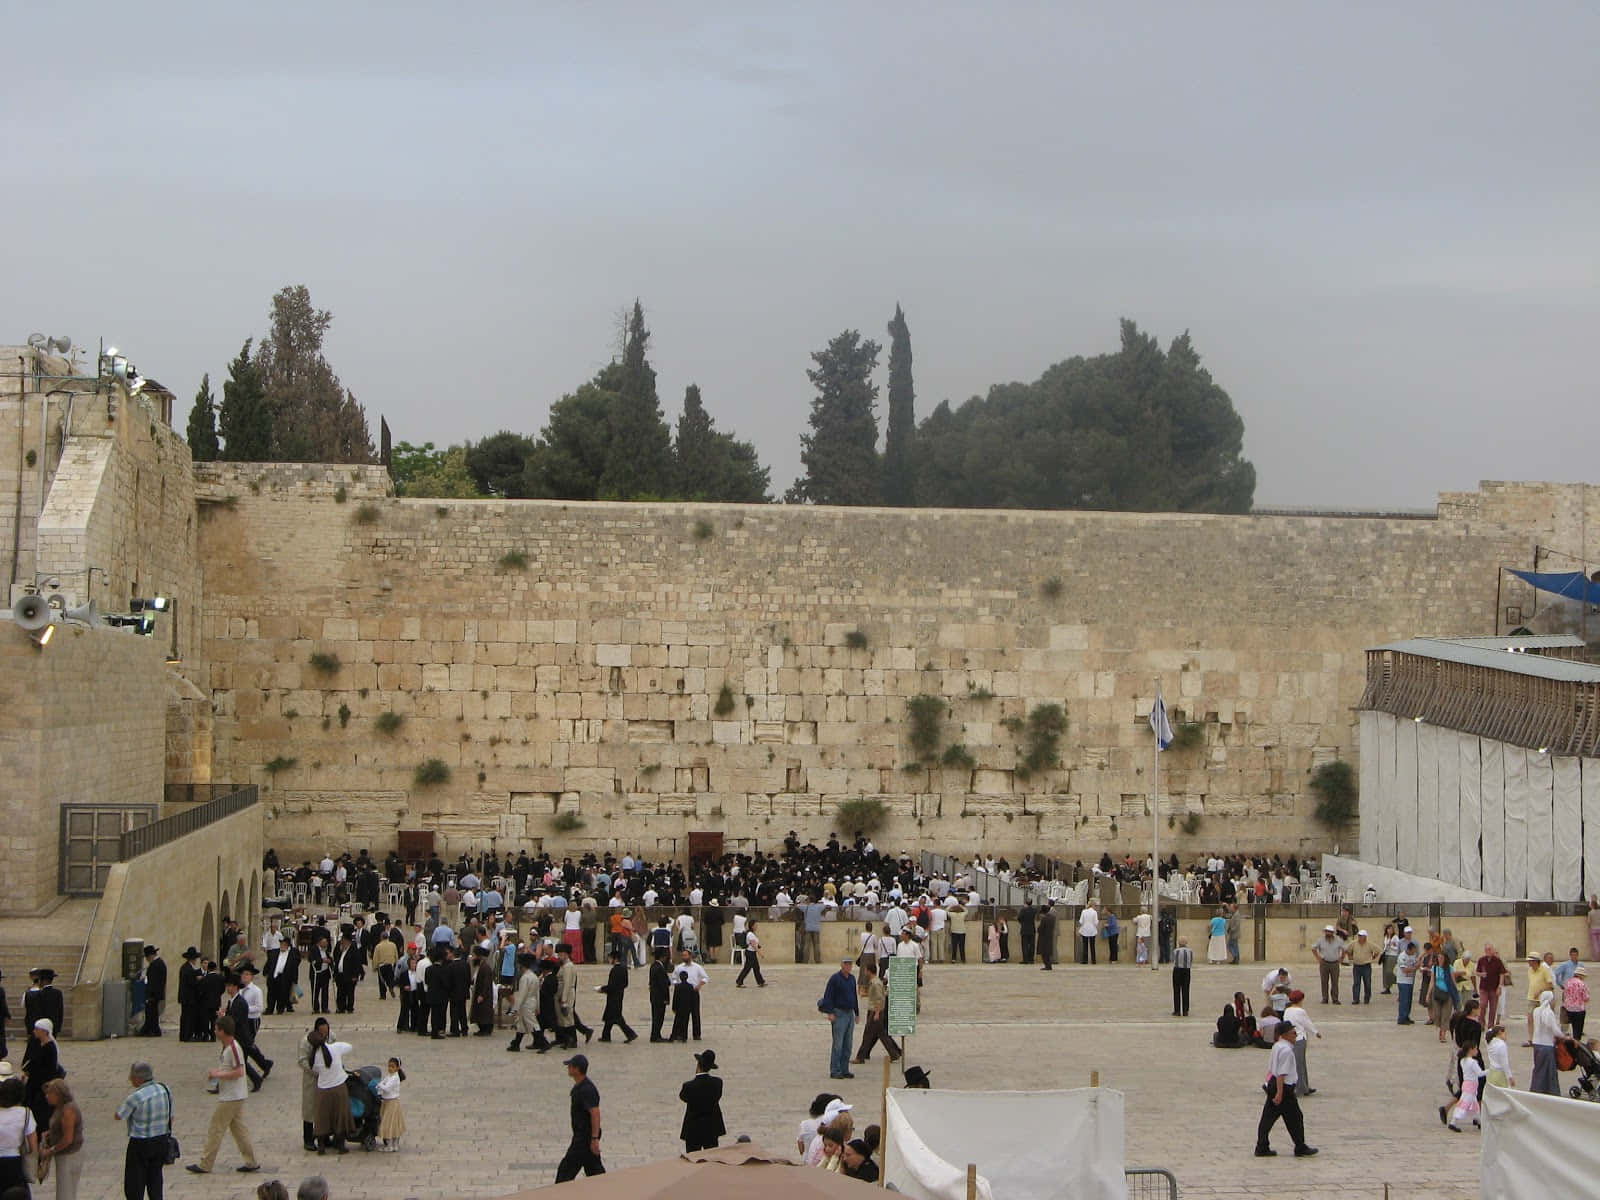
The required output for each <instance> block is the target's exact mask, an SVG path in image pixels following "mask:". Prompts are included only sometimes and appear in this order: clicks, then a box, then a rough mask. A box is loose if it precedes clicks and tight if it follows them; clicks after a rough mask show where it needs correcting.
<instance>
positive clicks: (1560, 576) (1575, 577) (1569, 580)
mask: <svg viewBox="0 0 1600 1200" xmlns="http://www.w3.org/2000/svg"><path fill="white" fill-rule="evenodd" d="M1506 569H1507V570H1509V571H1510V572H1511V573H1512V574H1513V575H1515V576H1516V577H1517V578H1518V579H1520V580H1522V581H1523V582H1524V583H1531V584H1532V585H1533V586H1534V587H1536V588H1538V589H1539V590H1540V591H1541V592H1551V593H1553V594H1554V595H1557V596H1565V597H1566V598H1567V599H1568V600H1576V601H1578V602H1580V603H1586V604H1600V583H1596V582H1594V581H1593V580H1591V579H1589V578H1588V577H1587V576H1585V575H1584V573H1583V572H1582V571H1518V570H1516V569H1515V568H1514V567H1508V568H1506Z"/></svg>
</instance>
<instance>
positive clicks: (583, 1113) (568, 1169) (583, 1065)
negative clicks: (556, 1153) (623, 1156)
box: [556, 1054, 606, 1183]
mask: <svg viewBox="0 0 1600 1200" xmlns="http://www.w3.org/2000/svg"><path fill="white" fill-rule="evenodd" d="M563 1065H564V1066H565V1067H566V1068H567V1077H568V1078H570V1079H571V1080H572V1144H571V1145H569V1146H568V1147H567V1152H566V1154H565V1155H564V1156H563V1157H562V1159H561V1164H560V1165H559V1166H557V1167H556V1182H557V1183H566V1182H567V1181H568V1180H569V1179H576V1178H577V1177H578V1171H579V1169H580V1168H581V1169H582V1171H583V1173H584V1174H585V1175H604V1174H605V1173H606V1168H605V1164H604V1163H602V1162H601V1161H600V1090H599V1089H598V1088H596V1087H595V1086H594V1084H593V1083H592V1082H590V1080H589V1060H588V1058H586V1057H585V1056H584V1055H582V1054H574V1055H573V1056H572V1057H571V1058H569V1059H567V1060H566V1062H565V1063H564V1064H563Z"/></svg>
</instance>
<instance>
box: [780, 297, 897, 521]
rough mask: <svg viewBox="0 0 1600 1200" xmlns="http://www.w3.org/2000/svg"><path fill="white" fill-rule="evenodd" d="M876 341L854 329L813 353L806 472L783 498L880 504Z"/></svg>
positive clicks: (803, 456)
mask: <svg viewBox="0 0 1600 1200" xmlns="http://www.w3.org/2000/svg"><path fill="white" fill-rule="evenodd" d="M880 348H881V347H879V345H878V343H877V342H874V341H872V340H870V339H867V340H863V339H862V337H861V334H860V333H859V332H857V331H856V330H854V329H847V330H845V331H844V332H843V333H841V334H839V335H838V336H837V337H835V338H834V339H833V340H832V341H830V342H829V343H828V344H827V346H826V347H824V348H823V349H821V350H818V351H817V352H815V353H814V354H812V356H811V358H812V361H813V362H815V363H816V366H815V367H813V368H811V369H809V370H807V371H806V377H807V378H808V379H810V380H811V383H812V386H813V387H815V388H816V390H817V394H816V396H815V397H813V399H812V401H811V432H810V433H804V434H801V435H800V461H801V462H803V463H804V464H805V468H806V473H805V474H804V475H802V476H801V477H800V478H799V479H797V480H795V482H794V486H793V487H791V488H790V489H789V492H788V495H787V496H786V497H785V498H786V499H788V500H790V501H801V502H803V501H809V502H810V503H812V504H876V503H877V502H878V500H879V498H880V497H879V491H878V449H877V447H878V421H877V416H876V414H875V411H874V409H875V405H876V402H877V399H878V385H877V384H875V383H873V382H872V372H873V371H875V370H876V369H877V367H878V351H879V350H880Z"/></svg>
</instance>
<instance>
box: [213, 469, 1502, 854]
mask: <svg viewBox="0 0 1600 1200" xmlns="http://www.w3.org/2000/svg"><path fill="white" fill-rule="evenodd" d="M344 473H348V474H349V475H350V478H349V479H348V480H346V479H345V478H344ZM312 474H316V475H318V478H315V479H313V478H312V477H311V476H312ZM252 484H255V485H256V486H254V487H252V486H251V485H252ZM365 487H370V484H369V483H368V481H367V480H366V479H365V478H364V477H363V476H361V474H360V469H358V468H333V467H322V466H317V467H309V468H273V469H271V470H270V471H264V470H263V468H261V467H259V466H254V465H243V466H237V467H232V466H219V465H212V466H209V467H207V468H205V470H204V471H202V473H201V477H200V490H201V496H202V509H203V513H204V516H203V519H202V525H201V537H200V551H201V556H202V558H203V560H204V561H205V563H206V566H207V581H208V582H207V609H206V625H205V642H206V649H205V658H206V660H207V663H208V666H209V687H210V690H211V693H212V696H213V700H214V707H215V709H216V714H217V715H216V721H217V724H216V738H217V748H216V765H215V767H214V770H215V772H216V774H217V775H218V777H228V778H231V779H234V780H237V781H240V782H244V781H246V780H248V781H251V782H259V783H262V784H263V785H266V786H267V787H268V789H269V793H270V796H269V801H268V804H269V825H268V828H269V841H271V842H273V843H274V844H276V845H277V846H278V848H279V849H280V851H284V852H288V853H292V854H297V855H304V854H308V853H311V852H313V851H317V852H320V850H321V849H323V848H324V847H325V846H329V845H332V846H335V847H343V846H346V845H356V844H358V843H359V844H362V845H366V844H369V842H368V839H370V844H371V845H373V846H374V848H377V847H381V846H383V845H385V844H387V841H386V836H387V837H392V832H393V830H394V829H396V828H430V829H433V830H435V831H436V832H437V833H438V834H439V835H440V837H441V839H442V844H443V845H446V846H448V847H450V848H455V847H460V846H466V845H472V844H478V845H487V844H488V843H489V842H490V841H491V840H492V839H498V840H503V841H506V842H519V843H530V844H539V843H540V842H541V841H542V842H543V843H545V844H553V845H559V846H561V847H562V848H572V849H580V850H581V849H586V848H589V847H591V846H594V847H604V848H613V847H621V848H632V849H641V850H643V851H644V852H646V853H652V854H653V853H662V852H668V853H673V852H676V853H680V854H681V853H682V851H683V849H684V844H683V838H684V835H685V834H686V833H687V832H688V831H689V830H690V829H708V830H717V831H721V832H723V833H724V834H725V835H726V836H727V837H728V839H729V844H730V845H740V846H745V847H748V846H751V845H754V844H757V843H759V844H762V845H771V844H774V843H775V842H777V841H778V840H780V839H781V838H782V837H783V836H784V834H785V833H786V832H787V831H788V830H789V829H790V828H796V829H799V830H801V832H802V835H803V836H810V837H816V838H825V837H826V836H827V834H828V833H829V831H830V830H831V829H832V828H833V826H834V820H833V813H834V811H835V810H836V809H837V807H838V805H839V804H840V803H841V802H843V801H845V800H847V799H852V798H856V797H860V796H868V797H877V798H880V799H882V800H883V802H884V803H885V804H886V805H887V806H888V808H889V810H890V813H891V818H890V824H889V826H888V829H887V832H886V833H885V834H884V835H883V836H882V837H880V839H879V840H880V843H881V844H888V845H905V846H910V845H913V844H917V845H927V846H929V847H931V848H936V849H951V850H959V851H963V852H970V851H971V849H972V848H973V847H974V846H975V845H977V844H978V843H980V842H982V843H983V844H984V845H987V846H989V847H992V848H994V849H995V850H996V851H1002V852H1008V853H1013V854H1015V853H1021V852H1022V851H1024V850H1026V849H1050V850H1052V851H1066V850H1069V849H1074V850H1076V849H1079V848H1081V849H1082V850H1088V849H1091V848H1092V849H1093V850H1094V851H1095V852H1096V853H1098V850H1099V849H1100V847H1102V846H1105V845H1111V846H1127V847H1129V848H1132V847H1135V846H1143V845H1147V844H1148V839H1149V834H1150V826H1149V818H1148V817H1147V815H1146V812H1147V808H1146V805H1147V797H1148V795H1149V792H1150V753H1149V751H1150V740H1149V731H1148V729H1147V728H1146V727H1145V725H1144V724H1143V718H1144V716H1145V714H1146V713H1147V712H1148V709H1149V704H1150V698H1151V694H1152V692H1153V690H1154V680H1155V677H1156V676H1157V675H1160V676H1161V678H1162V680H1163V684H1164V687H1165V689H1166V694H1167V697H1168V703H1169V706H1170V707H1171V708H1172V709H1173V710H1174V714H1175V717H1181V718H1182V719H1190V720H1194V721H1196V722H1198V723H1200V724H1201V726H1202V734H1203V737H1202V744H1201V745H1199V746H1197V747H1195V748H1192V749H1188V750H1182V751H1173V752H1169V753H1168V754H1167V755H1165V756H1163V762H1162V770H1163V781H1162V791H1163V808H1164V809H1168V806H1172V809H1169V811H1172V810H1174V809H1175V810H1176V817H1177V819H1181V817H1182V816H1183V815H1184V814H1185V813H1190V812H1192V813H1197V814H1200V815H1201V817H1202V828H1201V831H1200V832H1199V833H1198V834H1197V835H1194V836H1193V837H1192V838H1191V839H1190V844H1191V845H1194V846H1197V847H1203V846H1206V845H1209V844H1210V842H1208V840H1207V839H1208V838H1211V839H1214V840H1215V841H1216V842H1217V844H1219V845H1227V846H1229V847H1233V848H1254V847H1260V848H1271V849H1275V850H1281V849H1284V848H1290V847H1305V848H1317V849H1320V848H1322V847H1323V844H1324V842H1326V841H1329V840H1331V839H1328V838H1326V837H1325V836H1324V835H1323V834H1322V833H1321V831H1319V830H1317V829H1316V828H1315V827H1314V826H1312V825H1311V823H1310V822H1309V820H1308V814H1309V810H1310V807H1311V806H1310V804H1309V802H1308V801H1307V799H1306V796H1305V782H1306V779H1307V776H1308V773H1309V771H1310V770H1311V769H1313V768H1314V767H1315V765H1317V764H1318V763H1320V762H1322V761H1325V760H1327V759H1330V758H1333V757H1338V756H1350V755H1353V754H1354V752H1355V748H1356V747H1355V741H1356V736H1355V733H1354V717H1353V714H1352V712H1351V708H1352V706H1353V705H1354V704H1355V702H1356V700H1357V699H1358V698H1359V695H1360V692H1361V689H1362V685H1363V678H1364V660H1363V657H1362V653H1361V652H1362V650H1363V649H1364V647H1366V646H1368V645H1371V644H1374V643H1376V642H1380V641H1383V640H1388V639H1390V638H1393V637H1397V636H1401V635H1404V634H1410V633H1417V632H1445V631H1458V630H1460V629H1463V628H1468V629H1479V628H1489V627H1490V626H1491V624H1492V617H1493V606H1494V576H1495V566H1496V564H1497V563H1498V562H1499V561H1500V560H1501V559H1503V558H1505V557H1506V556H1508V555H1510V554H1513V553H1514V552H1516V551H1517V550H1518V548H1519V547H1520V546H1521V545H1523V540H1522V539H1521V538H1520V537H1519V536H1517V535H1514V534H1511V533H1508V532H1507V531H1505V530H1504V529H1500V528H1498V527H1496V528H1492V529H1491V528H1488V527H1478V526H1474V527H1472V528H1462V527H1460V526H1459V525H1452V526H1450V527H1448V528H1446V527H1445V526H1443V525H1441V524H1440V523H1438V522H1429V521H1404V520H1341V519H1335V518H1322V517H1259V518H1253V517H1210V516H1188V515H1155V514H1112V513H1043V512H1030V513H1018V512H944V511H928V510H922V511H885V510H870V509H869V510H841V509H813V508H799V507H770V508H759V507H758V508H740V507H734V506H707V505H700V506H691V505H670V504H628V505H623V504H607V503H590V504H571V505H567V504H559V503H553V502H533V501H526V502H511V503H504V502H494V501H478V502H461V501H457V502H447V501H432V500H428V501H399V500H393V499H385V498H382V497H381V495H380V494H379V491H380V489H372V490H371V491H370V492H368V493H366V494H367V495H368V496H369V498H366V499H361V498H359V497H358V494H357V492H356V489H357V488H365ZM339 488H344V489H345V491H344V496H343V502H342V503H341V502H340V498H339V494H338V489H339ZM313 655H319V656H331V658H336V659H337V660H338V665H337V667H336V668H335V669H333V670H331V671H330V670H324V669H318V668H317V667H316V666H315V665H313V662H312V656H313ZM319 661H322V662H323V663H324V665H325V666H326V664H327V663H328V662H329V661H330V660H329V659H319ZM724 687H726V688H727V689H728V698H729V700H730V701H731V705H732V707H731V709H729V710H727V711H718V700H719V698H720V696H721V693H722V689H723V688H724ZM919 694H930V695H935V696H940V697H943V698H944V699H945V701H946V702H947V711H946V713H945V715H944V717H943V719H942V721H941V730H940V745H941V748H942V747H947V746H949V745H951V744H960V745H962V746H965V747H966V748H967V750H968V752H969V753H970V754H971V755H972V758H973V760H974V762H973V765H972V766H971V767H968V766H966V765H964V764H957V765H954V766H952V767H949V768H935V769H932V770H928V769H922V768H916V769H911V770H908V769H907V768H908V767H913V766H914V759H915V755H914V753H913V751H912V750H911V748H910V740H909V735H910V730H911V722H910V720H909V719H908V716H907V709H906V703H907V701H908V700H909V699H911V698H912V697H914V696H916V695H919ZM1049 702H1057V703H1063V704H1065V706H1066V707H1067V709H1068V712H1069V716H1070V721H1071V726H1070V729H1069V731H1068V734H1067V736H1066V737H1065V738H1064V739H1063V741H1062V745H1061V752H1062V760H1063V761H1062V767H1061V769H1059V770H1050V771H1044V772H1039V773H1035V774H1034V775H1033V776H1032V777H1031V778H1029V779H1026V780H1023V779H1021V778H1019V776H1018V773H1017V771H1016V768H1017V766H1018V764H1019V757H1020V756H1021V755H1022V754H1023V753H1024V752H1025V749H1026V747H1025V743H1026V735H1025V734H1019V733H1017V732H1014V731H1013V729H1012V728H1011V727H1010V726H1011V725H1012V724H1013V723H1014V722H1016V721H1018V720H1021V719H1025V718H1026V716H1027V714H1028V713H1029V711H1031V710H1032V709H1033V708H1034V707H1035V706H1037V705H1039V704H1042V703H1049ZM385 713H393V714H395V717H397V718H399V719H400V720H401V722H402V723H401V724H400V726H399V727H398V729H395V730H392V731H391V732H390V733H388V734H385V733H384V732H382V731H380V729H379V728H378V725H377V722H378V719H379V717H380V716H381V715H382V714H385ZM431 758H438V759H441V760H442V761H444V762H445V763H446V765H447V766H448V768H449V770H450V779H449V780H448V782H446V783H443V784H438V785H433V786H419V785H417V784H416V783H415V782H414V772H415V770H416V767H417V766H418V765H419V764H420V763H422V762H424V761H425V760H427V759H431ZM291 760H292V761H291ZM269 763H271V764H273V765H274V767H275V770H273V771H271V772H269V771H267V770H266V767H267V764H269ZM569 811H570V812H575V813H577V814H578V816H579V818H580V819H581V820H582V821H583V822H584V823H585V827H584V828H583V829H582V830H579V831H576V832H571V833H566V834H560V833H558V832H557V831H556V830H555V829H554V827H553V823H552V822H553V817H554V816H555V814H557V813H560V812H569ZM1163 839H1164V840H1165V841H1167V842H1168V844H1172V843H1174V842H1177V843H1179V847H1178V848H1179V849H1180V851H1183V850H1184V849H1185V847H1184V845H1183V844H1182V843H1183V842H1184V840H1185V839H1184V837H1182V836H1179V834H1178V832H1177V831H1176V830H1172V831H1165V830H1164V831H1163Z"/></svg>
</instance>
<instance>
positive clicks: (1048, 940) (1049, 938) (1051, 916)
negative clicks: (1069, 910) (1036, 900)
mask: <svg viewBox="0 0 1600 1200" xmlns="http://www.w3.org/2000/svg"><path fill="white" fill-rule="evenodd" d="M1022 944H1023V945H1024V946H1026V945H1027V944H1028V943H1027V942H1023V943H1022ZM1038 949H1039V958H1040V960H1041V961H1042V962H1043V963H1044V966H1043V967H1041V968H1039V969H1040V970H1042V971H1053V970H1055V961H1056V910H1055V906H1054V905H1053V904H1046V905H1045V906H1044V913H1043V915H1041V916H1040V917H1039V937H1038ZM1025 953H1026V952H1025Z"/></svg>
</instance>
